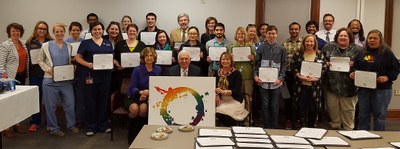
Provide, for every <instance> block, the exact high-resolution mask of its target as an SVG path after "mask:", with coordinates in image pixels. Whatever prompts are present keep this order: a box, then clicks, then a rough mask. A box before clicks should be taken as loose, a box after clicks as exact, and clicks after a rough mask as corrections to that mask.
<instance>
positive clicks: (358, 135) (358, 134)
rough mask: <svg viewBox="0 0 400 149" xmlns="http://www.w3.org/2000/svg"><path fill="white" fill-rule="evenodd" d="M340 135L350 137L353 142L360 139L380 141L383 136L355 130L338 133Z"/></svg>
mask: <svg viewBox="0 0 400 149" xmlns="http://www.w3.org/2000/svg"><path fill="white" fill-rule="evenodd" d="M338 133H340V134H342V135H343V136H345V137H348V138H350V139H353V140H359V139H380V138H382V137H381V136H379V135H377V134H373V133H370V132H368V131H366V130H354V131H338Z"/></svg>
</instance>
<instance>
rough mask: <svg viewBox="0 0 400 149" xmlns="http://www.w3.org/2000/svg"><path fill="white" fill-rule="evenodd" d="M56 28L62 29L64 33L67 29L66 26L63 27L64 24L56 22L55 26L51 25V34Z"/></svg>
mask: <svg viewBox="0 0 400 149" xmlns="http://www.w3.org/2000/svg"><path fill="white" fill-rule="evenodd" d="M56 27H62V28H63V30H64V32H65V28H66V27H67V25H65V24H64V23H62V22H57V23H56V24H54V25H53V33H54V32H55V30H56Z"/></svg>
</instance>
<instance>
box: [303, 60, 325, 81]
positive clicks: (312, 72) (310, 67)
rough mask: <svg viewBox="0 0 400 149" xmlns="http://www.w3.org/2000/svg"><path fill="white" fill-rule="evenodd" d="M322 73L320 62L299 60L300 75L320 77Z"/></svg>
mask: <svg viewBox="0 0 400 149" xmlns="http://www.w3.org/2000/svg"><path fill="white" fill-rule="evenodd" d="M321 73H322V64H320V63H315V62H306V61H303V62H301V69H300V75H302V76H310V77H317V78H320V77H321Z"/></svg>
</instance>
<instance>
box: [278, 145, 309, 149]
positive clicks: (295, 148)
mask: <svg viewBox="0 0 400 149" xmlns="http://www.w3.org/2000/svg"><path fill="white" fill-rule="evenodd" d="M275 145H276V148H285V149H286V148H290V149H313V148H314V147H313V146H311V145H303V144H275Z"/></svg>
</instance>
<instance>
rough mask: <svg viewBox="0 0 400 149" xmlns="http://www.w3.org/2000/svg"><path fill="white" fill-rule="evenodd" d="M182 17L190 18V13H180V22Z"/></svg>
mask: <svg viewBox="0 0 400 149" xmlns="http://www.w3.org/2000/svg"><path fill="white" fill-rule="evenodd" d="M182 17H186V18H188V20H190V19H189V15H188V14H186V13H181V14H179V15H178V17H177V20H178V22H179V19H180V18H182Z"/></svg>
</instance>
